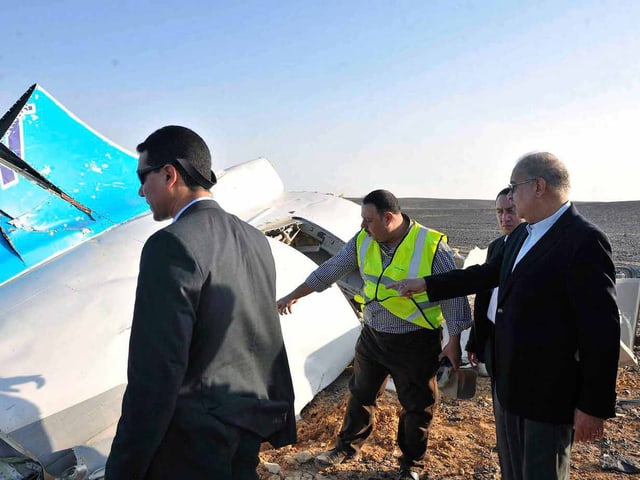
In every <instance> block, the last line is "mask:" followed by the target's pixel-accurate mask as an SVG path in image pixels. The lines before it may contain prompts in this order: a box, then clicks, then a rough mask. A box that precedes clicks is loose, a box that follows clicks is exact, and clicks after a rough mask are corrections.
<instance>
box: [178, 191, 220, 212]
mask: <svg viewBox="0 0 640 480" xmlns="http://www.w3.org/2000/svg"><path fill="white" fill-rule="evenodd" d="M202 197H211V192H209V191H208V190H203V189H198V190H195V191H194V190H189V191H188V193H186V194H185V195H181V196H180V197H179V198H177V199H176V201H175V203H174V204H173V208H172V209H171V211H172V213H171V218H175V216H176V215H177V214H178V213H179V212H180V211H182V209H183V208H184V207H185V206H187V205H188V204H189V203H191V202H193V201H194V200H196V199H198V198H202Z"/></svg>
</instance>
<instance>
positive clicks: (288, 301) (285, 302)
mask: <svg viewBox="0 0 640 480" xmlns="http://www.w3.org/2000/svg"><path fill="white" fill-rule="evenodd" d="M297 301H298V299H297V298H293V297H291V294H289V295H285V296H284V297H282V298H281V299H280V300H278V301H277V302H276V306H277V307H278V313H280V315H286V314H287V313H291V306H292V305H293V304H294V303H296V302H297Z"/></svg>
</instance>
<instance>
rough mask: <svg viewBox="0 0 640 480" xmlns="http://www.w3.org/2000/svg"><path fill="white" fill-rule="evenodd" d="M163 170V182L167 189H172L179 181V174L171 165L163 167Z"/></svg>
mask: <svg viewBox="0 0 640 480" xmlns="http://www.w3.org/2000/svg"><path fill="white" fill-rule="evenodd" d="M165 168H166V170H165V182H166V183H167V186H168V187H173V186H174V185H175V184H176V183H177V182H178V181H179V180H180V174H179V173H178V170H177V169H176V167H175V166H173V165H171V164H168V165H165Z"/></svg>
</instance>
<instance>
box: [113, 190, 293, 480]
mask: <svg viewBox="0 0 640 480" xmlns="http://www.w3.org/2000/svg"><path fill="white" fill-rule="evenodd" d="M275 295H276V291H275V264H274V260H273V256H272V254H271V249H270V247H269V245H268V242H267V239H266V238H265V236H264V235H263V234H262V233H261V232H259V231H258V230H256V229H255V228H253V227H252V226H250V225H248V224H247V223H245V222H243V221H241V220H240V219H238V218H237V217H235V216H233V215H230V214H228V213H227V212H225V211H224V210H223V209H222V208H220V206H219V205H218V204H217V203H216V202H214V201H210V200H205V201H200V202H197V203H195V204H193V205H192V206H190V207H189V208H188V209H187V210H186V211H185V212H183V214H182V215H181V216H180V217H179V219H178V221H177V222H175V223H173V224H171V225H169V226H167V227H165V228H163V229H162V230H160V231H158V232H156V233H155V234H154V235H152V236H151V237H150V238H149V239H148V240H147V242H146V244H145V246H144V248H143V250H142V255H141V260H140V274H139V277H138V287H137V291H136V301H135V309H134V315H133V324H132V328H131V339H130V344H129V367H128V385H127V389H126V392H125V395H124V400H123V404H122V416H121V418H120V422H119V424H118V430H117V434H116V438H115V439H114V442H113V446H112V449H111V454H110V456H109V459H108V462H107V469H106V478H107V479H109V480H116V479H117V480H133V479H156V478H158V479H160V478H165V479H173V478H176V479H177V478H185V479H186V478H188V479H205V478H216V473H215V471H216V470H215V469H216V465H213V464H212V463H215V462H212V460H211V458H210V457H211V452H212V451H215V449H216V446H217V445H220V443H221V442H224V440H225V432H226V427H225V426H226V425H234V426H237V427H240V428H242V429H245V430H248V431H250V432H253V433H255V434H257V435H258V436H260V437H261V438H262V439H264V440H267V441H269V442H271V443H272V444H273V445H274V446H276V447H278V446H282V445H286V444H290V443H293V442H295V439H296V431H295V416H294V410H293V404H294V396H293V385H292V382H291V375H290V372H289V364H288V361H287V354H286V351H285V346H284V341H283V338H282V331H281V327H280V318H279V315H278V312H277V309H276V305H275V300H276V298H275ZM174 472H179V473H174ZM218 476H219V475H218Z"/></svg>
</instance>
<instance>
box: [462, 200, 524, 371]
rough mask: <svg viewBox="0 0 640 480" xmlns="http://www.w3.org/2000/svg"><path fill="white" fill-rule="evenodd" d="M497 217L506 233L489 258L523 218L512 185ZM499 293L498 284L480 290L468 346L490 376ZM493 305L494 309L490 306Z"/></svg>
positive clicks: (499, 203) (474, 360)
mask: <svg viewBox="0 0 640 480" xmlns="http://www.w3.org/2000/svg"><path fill="white" fill-rule="evenodd" d="M496 220H497V221H498V227H499V228H500V230H501V231H502V236H500V237H498V238H496V239H495V240H494V241H492V242H491V243H490V244H489V247H488V248H487V261H490V260H491V259H493V258H494V257H496V256H499V255H501V254H502V249H503V248H504V244H505V241H506V240H507V237H508V236H509V234H510V233H511V232H513V230H515V228H516V227H517V226H518V225H520V223H521V222H522V219H521V218H520V217H518V215H517V214H516V206H515V205H514V204H513V199H512V198H511V192H510V191H509V188H503V189H502V190H500V192H499V193H498V195H497V196H496ZM497 296H498V290H497V289H496V288H493V289H491V290H483V291H481V292H478V293H476V296H475V299H474V302H473V326H472V327H471V332H470V333H469V340H468V341H467V346H466V347H465V350H466V351H467V352H468V355H469V361H470V362H471V364H472V365H477V364H478V363H480V362H482V363H484V364H485V365H486V368H487V372H488V373H489V375H490V376H492V374H491V372H492V365H493V337H494V323H495V303H496V302H497ZM490 306H491V310H489V307H490ZM489 317H490V318H489Z"/></svg>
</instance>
